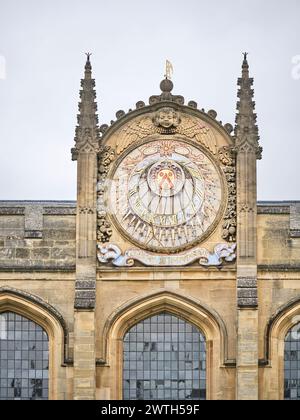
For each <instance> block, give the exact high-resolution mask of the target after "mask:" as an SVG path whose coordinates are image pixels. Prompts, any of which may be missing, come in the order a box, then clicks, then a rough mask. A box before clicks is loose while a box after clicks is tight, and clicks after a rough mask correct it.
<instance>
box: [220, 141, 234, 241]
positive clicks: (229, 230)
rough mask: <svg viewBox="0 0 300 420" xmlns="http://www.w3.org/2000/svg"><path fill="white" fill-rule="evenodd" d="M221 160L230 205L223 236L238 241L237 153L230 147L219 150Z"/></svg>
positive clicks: (224, 222)
mask: <svg viewBox="0 0 300 420" xmlns="http://www.w3.org/2000/svg"><path fill="white" fill-rule="evenodd" d="M218 153H219V160H220V162H221V163H222V165H223V167H222V169H223V172H224V174H225V177H226V181H227V189H228V205H227V209H226V212H225V215H224V221H223V225H222V228H223V231H222V238H223V239H225V240H226V241H228V242H235V241H236V225H237V221H236V217H237V213H236V168H235V154H234V152H233V150H232V149H230V148H229V147H222V148H221V149H220V150H219V152H218Z"/></svg>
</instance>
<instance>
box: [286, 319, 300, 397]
mask: <svg viewBox="0 0 300 420" xmlns="http://www.w3.org/2000/svg"><path fill="white" fill-rule="evenodd" d="M284 399H285V400H300V323H298V324H296V325H295V326H294V327H293V328H291V329H290V330H289V332H288V334H287V336H286V337H285V344H284Z"/></svg>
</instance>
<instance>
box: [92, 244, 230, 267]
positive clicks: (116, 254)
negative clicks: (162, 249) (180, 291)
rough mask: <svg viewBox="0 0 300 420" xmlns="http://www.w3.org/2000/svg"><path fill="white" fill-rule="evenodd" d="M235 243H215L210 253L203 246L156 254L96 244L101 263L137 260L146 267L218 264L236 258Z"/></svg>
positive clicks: (126, 263) (124, 263)
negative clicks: (179, 251) (175, 252)
mask: <svg viewBox="0 0 300 420" xmlns="http://www.w3.org/2000/svg"><path fill="white" fill-rule="evenodd" d="M235 249H236V244H231V245H228V244H224V243H223V244H217V245H216V246H215V248H214V252H213V253H212V254H211V253H210V252H209V251H208V250H207V249H205V248H194V249H193V250H190V251H185V252H181V253H179V254H176V255H157V254H153V253H151V252H147V251H143V250H141V249H128V250H127V251H125V253H124V254H122V251H121V249H120V248H119V247H118V246H117V245H115V244H111V243H109V244H107V245H98V252H97V257H98V260H99V262H100V263H101V264H107V263H108V262H110V261H111V262H112V264H113V265H114V266H116V267H132V266H133V265H134V264H135V261H139V262H140V263H142V264H143V265H145V266H148V267H176V266H177V267H183V266H186V265H189V264H192V263H193V262H195V261H198V263H199V265H202V266H206V267H207V266H216V267H218V266H220V265H222V264H223V263H224V262H225V261H226V262H232V261H234V260H235V258H236V254H235Z"/></svg>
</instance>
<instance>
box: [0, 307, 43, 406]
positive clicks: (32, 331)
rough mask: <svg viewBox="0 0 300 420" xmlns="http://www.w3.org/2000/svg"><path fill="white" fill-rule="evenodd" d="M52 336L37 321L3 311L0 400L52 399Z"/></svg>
mask: <svg viewBox="0 0 300 420" xmlns="http://www.w3.org/2000/svg"><path fill="white" fill-rule="evenodd" d="M48 349H49V342H48V335H47V333H46V332H45V331H44V330H43V329H42V328H41V327H40V326H39V325H37V324H36V323H35V322H33V321H29V320H28V319H26V318H24V317H23V316H21V315H17V314H15V313H13V312H2V313H0V400H47V399H48V365H49V362H48V358H49V356H48Z"/></svg>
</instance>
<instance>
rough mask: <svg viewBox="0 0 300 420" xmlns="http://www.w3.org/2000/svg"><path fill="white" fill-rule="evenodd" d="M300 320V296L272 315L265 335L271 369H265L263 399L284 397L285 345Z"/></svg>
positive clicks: (265, 349) (266, 359)
mask: <svg viewBox="0 0 300 420" xmlns="http://www.w3.org/2000/svg"><path fill="white" fill-rule="evenodd" d="M299 322H300V296H299V295H298V296H296V297H295V298H293V299H292V300H290V301H288V302H287V303H285V304H284V305H282V306H280V307H279V308H278V309H277V310H276V312H275V313H274V314H273V315H272V316H271V318H270V320H269V322H268V324H267V326H266V329H265V336H264V353H265V354H264V356H265V360H264V361H265V363H266V364H267V365H268V366H270V367H271V369H264V377H263V381H264V386H263V389H264V391H263V392H265V393H266V392H268V394H265V395H262V399H276V400H277V399H278V400H282V399H283V398H284V347H285V337H286V335H287V333H288V331H289V330H290V329H291V328H292V327H293V326H294V325H296V324H297V323H299Z"/></svg>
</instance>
